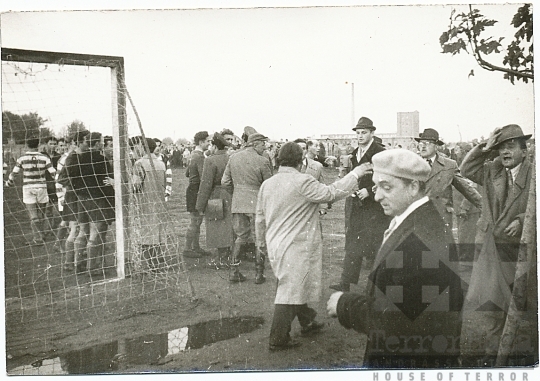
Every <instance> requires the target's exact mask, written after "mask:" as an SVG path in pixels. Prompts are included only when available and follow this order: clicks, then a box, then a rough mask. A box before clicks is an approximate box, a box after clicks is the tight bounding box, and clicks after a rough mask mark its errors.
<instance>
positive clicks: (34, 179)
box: [2, 48, 195, 348]
mask: <svg viewBox="0 0 540 381" xmlns="http://www.w3.org/2000/svg"><path fill="white" fill-rule="evenodd" d="M2 111H3V112H2V140H3V141H2V148H3V165H4V183H6V181H7V183H8V184H7V185H8V186H6V184H5V185H4V188H3V196H4V199H3V200H4V202H3V208H4V209H3V218H4V252H5V255H4V267H5V298H6V303H5V307H6V309H5V311H6V312H5V313H6V332H7V342H8V348H9V346H10V345H16V344H14V343H15V342H16V340H17V337H19V334H22V333H23V332H24V331H28V326H27V324H31V323H33V322H39V323H40V324H38V325H36V326H40V327H42V328H43V329H44V330H45V331H46V330H47V326H48V325H49V324H54V323H55V322H59V321H61V322H66V321H69V319H72V321H74V322H76V321H78V319H80V314H81V313H82V314H84V313H90V314H93V315H94V316H106V315H107V314H109V315H111V314H112V315H115V316H120V315H121V314H122V313H131V314H132V313H137V312H141V311H145V310H146V309H148V308H152V309H155V308H156V307H155V304H156V303H158V304H159V303H171V302H174V303H181V302H186V303H187V304H189V303H190V302H192V301H193V300H195V294H194V290H193V287H192V285H191V282H190V280H189V277H188V274H187V271H186V268H185V266H184V262H183V259H182V255H181V243H180V231H181V229H180V226H179V221H178V220H179V219H178V218H175V217H174V215H173V214H172V213H171V212H170V211H171V209H174V208H171V207H170V205H171V204H172V203H173V202H174V198H175V196H176V197H179V196H178V193H181V192H180V190H178V189H176V190H175V189H174V183H173V189H172V196H171V199H170V200H168V199H167V198H166V197H165V194H166V191H168V190H169V189H168V188H167V187H166V186H167V185H168V184H169V183H168V182H167V180H168V179H167V177H168V173H167V171H166V169H167V165H168V163H167V159H166V158H163V157H160V158H158V159H157V160H146V164H144V165H143V164H141V162H140V161H138V160H139V159H140V158H141V157H143V156H145V155H148V150H149V146H148V144H147V142H146V140H145V139H144V137H149V138H155V137H156V136H151V135H150V136H148V133H146V134H145V131H144V130H143V127H142V125H141V123H140V121H139V119H138V116H137V114H136V109H135V106H134V104H133V103H132V100H131V97H130V96H129V93H128V91H127V88H126V86H125V81H124V67H123V58H121V57H109V56H95V55H80V54H69V53H55V52H38V51H27V50H19V49H6V48H2ZM86 130H88V131H90V132H92V133H94V132H99V133H101V134H102V136H103V137H111V138H112V139H111V140H112V148H111V146H110V145H107V146H104V147H102V149H101V151H100V154H101V155H102V156H103V158H104V159H103V160H102V164H103V163H107V164H106V165H105V164H104V168H106V169H107V170H108V176H109V177H111V178H114V181H113V183H114V185H113V187H114V191H113V193H112V196H110V200H109V201H110V202H109V204H108V205H114V212H113V214H112V217H111V218H109V219H108V220H107V224H106V227H105V229H104V230H103V229H102V230H100V232H99V233H98V235H95V234H94V233H93V231H92V229H93V228H95V227H96V226H98V225H99V224H96V223H94V222H93V221H95V218H94V217H92V216H91V212H90V213H86V214H87V215H90V217H91V218H90V219H89V221H90V222H89V223H84V222H85V220H84V218H83V217H81V215H82V214H84V212H87V211H88V209H87V208H86V207H85V206H81V204H82V201H80V200H79V201H78V202H77V199H75V202H72V201H69V200H66V199H67V198H69V197H68V194H67V192H69V188H70V186H73V184H72V183H71V180H73V179H72V177H70V176H72V175H73V172H69V171H67V175H66V178H67V179H68V181H67V183H64V184H60V183H59V182H56V181H55V179H54V178H49V177H47V176H46V177H47V178H46V179H45V181H44V183H45V185H47V187H48V191H47V198H48V199H49V201H48V202H46V203H43V191H37V190H36V189H37V188H40V187H45V185H39V186H38V185H36V184H38V183H40V181H41V180H40V176H41V173H42V172H43V176H45V172H47V171H48V170H47V169H46V167H47V166H48V164H47V160H45V159H43V155H30V156H28V155H27V156H26V158H25V154H26V153H27V152H36V151H38V152H44V153H46V155H47V156H48V157H49V161H48V162H50V163H51V165H52V166H53V167H56V169H58V170H59V171H58V172H57V173H58V174H62V173H64V174H66V172H62V170H60V169H61V167H63V166H65V164H66V163H67V162H70V161H69V160H70V155H77V154H80V153H81V152H82V151H81V150H84V147H82V148H81V146H79V147H78V148H76V147H75V146H74V145H73V144H72V143H70V139H71V138H72V137H73V136H74V135H75V136H80V135H82V134H77V133H80V132H81V131H86ZM50 136H53V137H55V138H56V139H57V140H56V141H55V140H54V139H53V140H50V139H49V137H50ZM32 138H38V139H39V140H40V141H39V144H40V145H39V147H38V149H30V148H28V147H26V144H27V143H28V142H29V140H31V139H32ZM105 140H109V139H108V138H107V139H105ZM55 143H57V144H55ZM72 149H75V151H74V153H73V152H71V150H72ZM64 154H65V155H67V156H66V157H67V159H66V158H62V155H64ZM158 156H159V155H158ZM21 158H22V159H21ZM71 162H73V161H71ZM42 165H43V166H42ZM71 167H72V166H71ZM71 167H70V168H71ZM43 168H45V171H42V169H43ZM64 171H66V168H64ZM96 171H97V170H96ZM96 173H97V172H96ZM38 174H39V175H38ZM83 177H84V176H83ZM95 178H96V179H98V178H100V177H98V176H97V174H96V176H95ZM100 179H101V178H100ZM57 180H59V181H60V179H57ZM40 184H42V183H40ZM41 189H43V188H41ZM175 191H176V192H177V194H176V195H175ZM40 192H41V193H40ZM75 193H76V194H77V192H75ZM89 193H90V194H93V193H92V192H91V191H89ZM91 197H96V196H91ZM70 200H72V199H70ZM73 205H78V208H79V209H77V208H75V209H77V210H75V211H74V210H73ZM66 206H68V207H69V208H68V209H69V210H68V211H66ZM173 213H174V212H173ZM70 216H71V219H70ZM73 216H75V218H73ZM87 217H88V216H87ZM73 219H74V220H75V222H73V221H72V220H73ZM70 221H71V222H70ZM101 226H103V225H101ZM98 230H99V229H98ZM93 234H94V235H93ZM95 237H101V238H102V240H101V241H100V240H99V239H97V241H96V238H95ZM101 242H103V244H101ZM150 305H152V307H149V306H150ZM66 319H68V320H66ZM10 340H11V344H10Z"/></svg>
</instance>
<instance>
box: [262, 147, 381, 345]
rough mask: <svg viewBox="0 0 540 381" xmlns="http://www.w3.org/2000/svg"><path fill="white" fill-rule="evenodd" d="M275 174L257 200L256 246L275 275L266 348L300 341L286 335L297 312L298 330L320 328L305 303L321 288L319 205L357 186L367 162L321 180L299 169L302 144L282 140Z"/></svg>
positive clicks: (308, 331) (307, 331)
mask: <svg viewBox="0 0 540 381" xmlns="http://www.w3.org/2000/svg"><path fill="white" fill-rule="evenodd" d="M279 162H280V168H279V171H278V173H277V174H276V175H275V176H273V177H272V178H271V179H269V180H267V181H265V182H264V183H263V184H262V186H261V189H260V191H259V196H258V199H257V214H256V225H255V227H256V231H257V247H258V248H259V249H260V250H261V251H264V250H268V258H269V260H270V264H271V266H272V270H273V271H274V274H275V276H276V278H277V291H276V298H275V301H274V303H275V309H274V318H273V322H272V328H271V331H270V350H272V351H274V350H282V349H288V348H291V347H295V346H297V345H299V342H298V341H295V340H292V339H291V337H290V331H291V323H292V322H293V320H294V319H295V317H298V321H299V322H300V325H301V326H302V330H301V334H302V335H307V334H311V333H315V332H318V331H320V330H321V329H322V328H323V326H324V325H323V324H322V323H319V322H317V321H315V315H316V312H315V310H314V309H312V308H310V307H308V305H307V303H309V302H317V301H318V300H319V299H320V296H321V292H322V233H321V227H320V223H319V213H318V211H319V204H320V203H326V202H332V201H337V200H340V199H343V198H345V197H346V196H348V195H350V194H351V193H352V192H353V191H354V190H355V189H358V188H357V184H358V179H359V178H361V177H362V176H364V175H365V174H366V173H368V172H370V170H371V164H369V163H366V164H363V165H360V166H358V167H356V168H355V169H354V170H353V171H352V172H351V173H349V174H348V175H347V176H345V177H344V178H342V179H340V180H338V181H336V182H335V183H333V184H331V185H324V184H321V183H320V182H319V181H317V180H316V179H315V178H314V177H313V176H311V175H309V174H307V173H301V172H300V170H301V168H302V149H301V148H300V146H299V145H298V144H297V143H292V142H291V143H286V144H285V145H283V147H282V148H281V150H280V151H279Z"/></svg>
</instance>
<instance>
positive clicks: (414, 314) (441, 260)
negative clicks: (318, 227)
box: [337, 201, 463, 368]
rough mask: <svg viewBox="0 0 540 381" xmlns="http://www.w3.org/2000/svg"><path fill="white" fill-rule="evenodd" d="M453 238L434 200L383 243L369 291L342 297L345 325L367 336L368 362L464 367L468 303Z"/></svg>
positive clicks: (373, 365)
mask: <svg viewBox="0 0 540 381" xmlns="http://www.w3.org/2000/svg"><path fill="white" fill-rule="evenodd" d="M451 246H452V237H451V236H450V235H449V234H448V233H447V231H446V229H445V225H444V222H443V220H442V218H441V217H440V215H439V213H437V209H436V208H435V206H434V205H433V203H432V202H431V201H427V202H426V203H425V204H423V205H421V206H420V207H418V208H417V209H416V210H414V211H413V212H412V213H411V214H410V215H409V216H407V217H406V218H405V220H404V221H403V222H402V223H401V224H400V225H399V226H398V227H397V228H396V230H395V231H394V232H393V233H392V234H391V235H390V236H389V237H388V239H387V240H386V241H385V242H384V243H383V244H382V246H381V248H380V249H379V252H378V253H377V256H376V258H375V262H374V266H373V272H372V273H371V274H370V276H369V281H368V286H367V290H366V294H365V295H360V294H356V293H345V294H343V295H342V296H341V297H340V299H339V301H338V306H337V314H338V319H339V322H340V323H341V324H342V325H343V326H344V327H346V328H353V329H354V330H356V331H358V332H362V333H365V334H367V337H368V343H367V347H366V354H365V358H364V364H363V365H364V366H366V367H370V368H415V367H419V368H430V367H434V368H439V367H448V366H453V367H455V366H458V364H457V358H458V356H459V335H460V331H461V320H460V311H461V307H462V303H463V295H462V291H461V284H460V278H459V276H458V275H457V268H456V265H457V257H456V253H455V251H452V250H450V249H451Z"/></svg>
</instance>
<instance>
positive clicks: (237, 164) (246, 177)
mask: <svg viewBox="0 0 540 381" xmlns="http://www.w3.org/2000/svg"><path fill="white" fill-rule="evenodd" d="M267 140H268V138H267V137H266V136H264V135H262V134H259V133H257V132H256V133H252V134H250V135H249V136H248V138H247V142H246V147H245V148H244V149H241V150H239V151H238V152H235V153H234V154H233V155H231V158H230V159H229V162H228V163H227V166H226V167H225V172H224V173H223V178H222V179H221V185H222V186H223V187H225V189H226V190H227V191H228V192H229V193H231V194H232V205H231V212H232V214H233V215H232V218H233V230H234V234H235V235H236V240H235V244H234V248H233V253H232V263H231V264H232V265H233V267H234V273H233V275H232V276H231V277H230V278H229V280H230V281H231V282H243V281H245V280H246V277H245V276H244V275H243V274H242V273H241V272H240V269H239V268H238V267H239V264H240V263H239V261H238V255H239V253H240V251H241V250H242V249H243V248H244V246H245V245H246V244H248V242H255V210H256V209H255V208H256V206H257V194H258V193H259V188H260V187H261V184H262V183H263V182H264V181H265V180H267V179H269V178H270V177H271V176H272V165H271V163H270V160H268V158H267V157H265V156H263V153H264V151H265V150H266V141H267ZM264 262H265V255H264V253H261V252H259V251H258V250H257V253H256V263H255V269H256V275H255V283H256V284H261V283H264V282H265V277H264Z"/></svg>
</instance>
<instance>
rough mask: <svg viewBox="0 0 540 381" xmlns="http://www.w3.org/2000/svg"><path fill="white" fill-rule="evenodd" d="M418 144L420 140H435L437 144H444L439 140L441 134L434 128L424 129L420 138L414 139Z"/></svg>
mask: <svg viewBox="0 0 540 381" xmlns="http://www.w3.org/2000/svg"><path fill="white" fill-rule="evenodd" d="M414 140H416V141H417V142H419V141H420V140H433V141H434V142H435V144H437V145H439V146H442V145H443V144H444V143H443V142H442V141H440V140H439V133H438V132H437V130H434V129H433V128H426V129H424V132H422V133H421V134H420V137H418V138H414Z"/></svg>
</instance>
